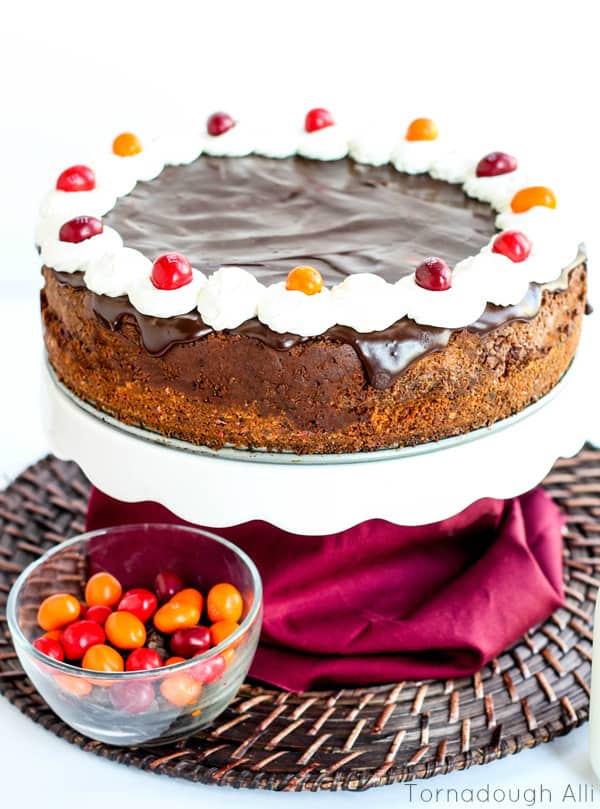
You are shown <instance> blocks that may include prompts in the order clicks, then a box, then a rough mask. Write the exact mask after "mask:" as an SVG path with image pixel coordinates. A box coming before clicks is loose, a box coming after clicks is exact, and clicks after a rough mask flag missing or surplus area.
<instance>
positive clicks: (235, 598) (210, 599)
mask: <svg viewBox="0 0 600 809" xmlns="http://www.w3.org/2000/svg"><path fill="white" fill-rule="evenodd" d="M243 609H244V602H243V600H242V596H241V594H240V591H239V590H238V589H237V587H234V586H233V584H229V583H228V582H221V583H220V584H215V585H214V587H211V588H210V590H209V593H208V595H207V597H206V611H207V612H208V617H209V618H210V620H211V621H212V622H213V623H215V622H216V621H223V620H228V621H239V620H240V618H241V617H242V611H243Z"/></svg>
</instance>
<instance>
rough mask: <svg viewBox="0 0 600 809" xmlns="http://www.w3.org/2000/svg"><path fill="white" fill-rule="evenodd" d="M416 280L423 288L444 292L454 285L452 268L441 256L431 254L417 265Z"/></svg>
mask: <svg viewBox="0 0 600 809" xmlns="http://www.w3.org/2000/svg"><path fill="white" fill-rule="evenodd" d="M415 281H416V282H417V284H418V285H419V286H420V287H423V289H428V290H430V291H431V292H443V291H444V290H446V289H450V287H451V286H452V270H451V269H450V267H449V266H448V265H447V264H446V262H445V261H442V259H441V258H436V257H435V256H431V257H430V258H426V259H425V261H422V262H421V263H420V264H419V266H418V267H417V269H416V271H415Z"/></svg>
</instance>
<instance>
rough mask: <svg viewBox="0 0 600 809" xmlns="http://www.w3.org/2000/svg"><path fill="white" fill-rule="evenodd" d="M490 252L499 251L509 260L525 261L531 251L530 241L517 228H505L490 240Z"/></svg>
mask: <svg viewBox="0 0 600 809" xmlns="http://www.w3.org/2000/svg"><path fill="white" fill-rule="evenodd" d="M492 252H493V253H500V255H502V256H506V258H509V259H510V260H511V261H514V262H515V263H518V262H520V261H525V259H526V258H528V257H529V254H530V253H531V242H530V241H529V239H528V238H527V236H526V235H525V234H524V233H521V232H520V231H518V230H505V231H504V232H503V233H499V234H498V236H496V238H495V239H494V241H493V242H492Z"/></svg>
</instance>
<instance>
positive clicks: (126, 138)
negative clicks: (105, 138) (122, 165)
mask: <svg viewBox="0 0 600 809" xmlns="http://www.w3.org/2000/svg"><path fill="white" fill-rule="evenodd" d="M112 149H113V152H114V154H116V155H117V156H118V157H132V156H133V155H136V154H139V153H140V152H141V151H142V142H141V140H140V139H139V138H138V136H137V135H134V134H133V132H121V134H120V135H117V137H116V138H115V139H114V140H113V145H112Z"/></svg>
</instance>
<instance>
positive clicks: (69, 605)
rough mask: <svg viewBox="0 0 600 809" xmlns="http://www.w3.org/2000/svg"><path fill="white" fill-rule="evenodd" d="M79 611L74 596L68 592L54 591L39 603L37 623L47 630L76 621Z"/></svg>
mask: <svg viewBox="0 0 600 809" xmlns="http://www.w3.org/2000/svg"><path fill="white" fill-rule="evenodd" d="M80 612H81V604H80V603H79V601H77V599H76V598H75V596H72V595H69V593H54V595H51V596H48V598H45V599H44V600H43V601H42V603H41V604H40V608H39V609H38V614H37V620H38V624H39V625H40V626H41V627H42V629H45V630H46V631H47V632H52V631H53V630H54V629H63V627H65V626H67V624H70V623H71V622H72V621H76V620H77V619H78V618H79V613H80Z"/></svg>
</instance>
